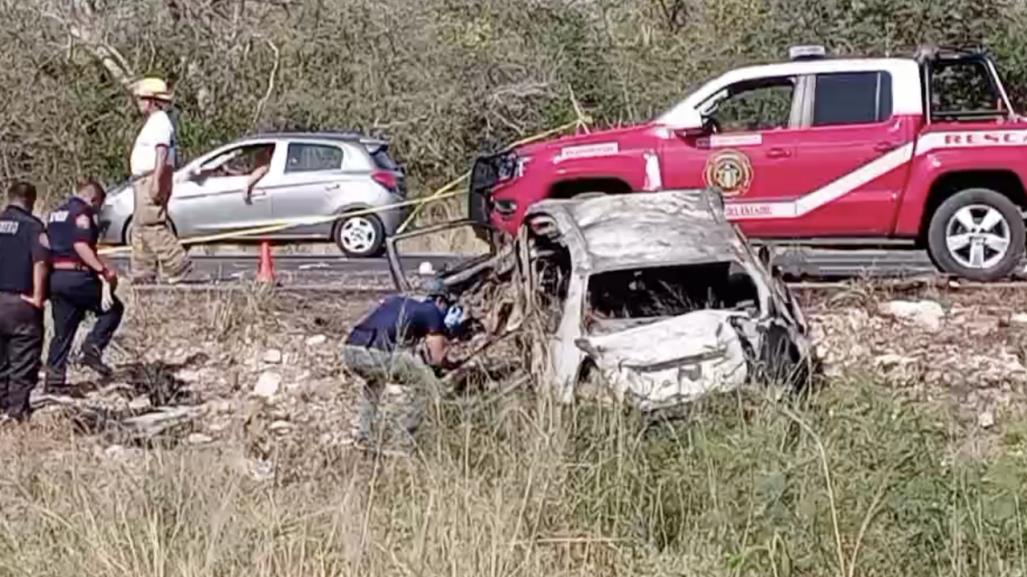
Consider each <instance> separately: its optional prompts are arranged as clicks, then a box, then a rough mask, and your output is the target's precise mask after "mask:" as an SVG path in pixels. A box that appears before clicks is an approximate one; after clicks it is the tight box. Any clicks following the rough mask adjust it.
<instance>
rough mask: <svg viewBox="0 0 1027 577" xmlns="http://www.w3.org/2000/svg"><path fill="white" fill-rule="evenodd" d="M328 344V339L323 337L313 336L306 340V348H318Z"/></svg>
mask: <svg viewBox="0 0 1027 577" xmlns="http://www.w3.org/2000/svg"><path fill="white" fill-rule="evenodd" d="M327 342H328V337H326V336H324V335H314V336H312V337H310V338H308V339H307V346H308V347H319V346H321V345H323V344H325V343H327Z"/></svg>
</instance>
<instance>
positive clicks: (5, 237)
mask: <svg viewBox="0 0 1027 577" xmlns="http://www.w3.org/2000/svg"><path fill="white" fill-rule="evenodd" d="M46 259H47V238H46V231H45V230H44V228H43V223H42V221H40V220H39V219H38V218H36V217H34V216H32V214H31V213H29V212H28V211H26V210H25V209H23V208H20V207H17V206H14V205H10V206H8V207H7V209H6V210H4V212H3V213H0V292H9V293H17V294H23V295H31V294H32V266H33V265H34V264H36V263H38V262H45V261H46Z"/></svg>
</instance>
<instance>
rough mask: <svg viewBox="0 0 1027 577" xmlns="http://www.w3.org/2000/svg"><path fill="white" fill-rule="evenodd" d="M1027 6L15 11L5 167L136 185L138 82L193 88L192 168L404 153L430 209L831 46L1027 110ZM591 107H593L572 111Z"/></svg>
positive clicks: (6, 77) (554, 2)
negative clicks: (934, 52) (350, 151)
mask: <svg viewBox="0 0 1027 577" xmlns="http://www.w3.org/2000/svg"><path fill="white" fill-rule="evenodd" d="M1025 31H1027V6H1025V5H1024V3H1023V2H1019V1H1005V0H979V1H975V2H964V1H961V0H787V1H786V0H578V1H571V0H515V1H510V0H423V1H419V2H413V1H410V0H373V1H371V0H135V1H132V2H127V1H121V0H20V1H15V0H3V1H2V2H0V44H2V46H3V47H4V48H3V51H2V54H0V91H2V93H0V125H2V127H3V129H2V132H0V167H2V171H3V177H4V180H5V181H7V180H10V179H12V178H17V177H27V178H31V179H33V180H35V181H37V182H39V183H41V184H42V185H43V187H44V189H45V190H46V191H48V192H49V193H50V194H51V195H53V194H60V193H62V192H63V191H64V190H66V188H67V187H68V186H69V185H70V183H71V182H72V179H73V177H74V176H75V175H77V174H80V173H92V174H96V175H98V176H100V177H102V178H104V179H107V180H120V179H121V178H123V177H124V175H125V172H126V169H127V156H128V149H129V145H130V140H131V138H132V135H133V131H134V130H135V128H136V126H137V123H138V118H137V117H136V115H135V114H134V112H133V109H132V108H131V105H130V102H129V100H128V99H127V98H126V97H125V92H124V88H123V82H124V81H127V80H130V79H131V78H133V77H136V76H139V75H142V74H147V73H153V74H161V75H165V76H167V77H169V78H170V79H171V80H173V81H174V82H175V87H176V92H177V95H178V98H179V100H178V104H179V121H180V125H181V137H182V144H183V146H184V149H185V156H186V157H190V156H192V155H195V154H198V153H200V152H202V151H203V150H205V149H207V148H208V147H209V146H210V145H212V144H215V143H221V142H224V141H226V140H228V139H231V138H235V137H237V136H239V135H240V134H242V133H246V132H250V131H254V130H259V129H278V128H295V129H338V128H355V129H359V130H362V131H366V132H369V133H373V134H377V135H382V136H386V137H388V138H390V139H391V140H392V141H393V142H394V148H395V151H396V153H397V154H398V155H399V156H400V158H401V159H402V161H403V162H404V163H405V164H406V166H407V168H408V170H409V171H410V173H411V176H412V180H413V185H414V187H415V188H414V189H415V190H416V191H418V192H419V193H421V192H423V191H424V190H426V189H427V188H430V187H433V186H437V185H439V184H441V183H443V182H446V181H448V180H450V179H452V178H453V177H454V176H456V175H459V174H460V173H461V172H463V171H464V170H466V169H467V167H468V164H469V162H470V160H471V159H472V157H473V156H474V154H475V153H476V152H477V151H479V150H481V149H482V148H485V147H489V146H495V145H496V143H502V142H509V141H510V140H513V139H516V138H517V137H523V136H526V135H530V134H533V133H536V132H538V131H541V130H544V129H546V128H551V127H553V126H555V125H558V124H561V123H565V122H567V121H568V120H572V119H573V118H575V115H574V107H573V101H574V99H577V101H578V102H579V103H580V105H581V106H582V107H583V108H584V109H585V111H586V112H587V113H588V114H590V115H591V116H593V117H594V118H595V119H596V121H597V122H599V123H601V124H616V123H621V122H631V121H637V120H639V119H643V118H647V117H650V116H652V115H653V114H655V113H657V112H659V111H660V110H662V109H665V108H666V107H668V106H669V105H671V104H672V103H674V102H675V101H677V100H678V99H680V98H681V97H682V96H683V95H684V94H685V93H686V91H687V90H688V88H689V87H690V86H693V85H695V83H697V82H701V81H702V80H703V79H705V78H708V77H709V76H710V75H713V74H716V73H718V72H720V71H723V70H725V69H727V68H729V67H732V66H736V65H739V64H742V63H748V62H753V61H767V60H775V59H780V58H782V57H784V55H785V53H786V49H787V47H788V46H789V45H792V44H798V43H808V42H816V43H822V44H824V45H826V46H827V47H829V49H830V50H831V51H832V53H835V54H868V55H885V54H899V53H903V52H907V53H908V52H909V51H911V50H913V49H914V48H915V47H916V46H917V45H919V44H921V43H927V42H931V43H939V44H948V45H960V46H967V45H983V46H986V47H988V48H989V49H990V50H992V51H993V52H994V53H995V55H996V57H997V59H998V62H999V65H1000V69H1001V72H1002V74H1003V75H1004V76H1005V78H1006V81H1007V82H1008V83H1009V85H1010V88H1011V92H1012V96H1013V98H1014V101H1015V102H1016V103H1017V104H1018V105H1021V104H1022V103H1023V101H1024V96H1025V95H1027V50H1025V48H1024V46H1023V43H1022V42H1021V41H1020V39H1021V38H1022V37H1023V35H1024V32H1025ZM572 95H573V98H572Z"/></svg>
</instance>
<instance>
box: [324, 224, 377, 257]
mask: <svg viewBox="0 0 1027 577" xmlns="http://www.w3.org/2000/svg"><path fill="white" fill-rule="evenodd" d="M384 240H385V231H384V229H383V227H382V224H381V222H380V221H379V220H378V218H377V217H375V216H373V215H362V216H352V217H350V218H347V219H346V220H344V221H342V222H341V223H340V224H339V226H338V227H337V228H336V231H335V242H336V244H338V245H339V248H340V249H342V251H343V252H345V253H346V254H347V255H350V256H356V257H369V256H374V255H376V254H378V253H379V252H380V251H381V248H382V244H383V242H384Z"/></svg>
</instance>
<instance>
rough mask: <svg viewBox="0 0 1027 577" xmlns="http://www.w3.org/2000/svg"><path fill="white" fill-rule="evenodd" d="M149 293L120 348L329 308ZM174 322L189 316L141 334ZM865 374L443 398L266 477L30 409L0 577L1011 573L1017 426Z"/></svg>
mask: <svg viewBox="0 0 1027 577" xmlns="http://www.w3.org/2000/svg"><path fill="white" fill-rule="evenodd" d="M147 298H150V299H151V300H149V301H146V302H143V301H135V302H132V303H131V305H132V309H131V310H132V311H133V312H132V313H131V315H130V318H129V320H128V326H127V327H126V331H128V332H129V333H130V335H132V339H130V340H129V341H130V342H128V344H126V345H124V347H123V352H122V353H121V354H126V355H128V354H137V355H141V354H142V353H141V352H140V351H146V350H148V349H149V348H152V347H161V346H166V342H165V341H162V340H161V339H162V337H161V335H168V334H172V333H174V334H182V335H190V336H191V337H192V338H193V339H194V341H197V342H196V345H197V346H205V345H203V343H202V342H199V341H201V340H203V339H206V338H207V335H206V334H205V333H202V330H201V329H199V328H198V327H202V326H206V325H209V329H210V331H211V335H216V340H212V341H210V343H209V344H208V345H206V346H207V347H208V348H210V349H212V350H211V352H212V353H217V352H221V351H224V350H228V349H230V348H231V347H234V346H238V345H240V344H241V343H243V342H244V341H247V340H256V341H258V342H260V339H266V338H272V337H274V336H276V335H283V334H285V333H286V332H288V331H295V330H296V329H297V327H298V326H302V322H301V321H299V320H297V319H298V318H300V317H302V316H303V315H307V314H308V311H311V310H313V311H318V313H317V314H325V311H326V310H329V311H331V310H335V309H332V308H331V307H333V306H335V305H333V304H332V303H331V302H330V301H328V300H319V301H317V302H300V301H295V300H279V301H276V300H274V299H272V298H271V297H269V296H268V295H267V294H265V293H254V294H252V295H239V294H237V293H232V294H228V295H222V294H214V293H212V294H210V295H205V296H197V295H191V296H188V297H183V296H181V295H178V296H168V297H160V298H157V297H152V296H151V297H147ZM279 298H281V297H279ZM183 299H188V300H185V301H184V300H183ZM188 303H191V304H188ZM286 310H288V311H291V312H290V315H291V316H287V317H282V318H284V319H285V320H282V318H279V317H276V316H275V313H276V312H283V311H286ZM169 311H179V312H181V311H191V312H192V313H194V314H193V315H192V316H189V317H185V318H184V320H179V321H176V322H174V323H166V324H165V326H164V330H163V331H156V330H152V329H153V327H154V326H156V325H154V323H158V322H159V321H160V320H161V319H165V320H166V319H167V318H169V317H168V315H169V314H170V312H169ZM190 319H191V320H190ZM190 323H192V324H190ZM283 323H286V324H283ZM287 323H293V324H291V325H288V324H287ZM143 327H150V329H148V330H150V332H149V333H147V334H148V337H147V338H143V337H140V336H138V335H137V334H136V333H135V331H137V330H139V329H141V328H143ZM290 327H291V328H290ZM874 383H875V377H874V376H873V375H870V374H868V375H853V376H852V378H851V379H847V380H839V381H836V382H832V383H830V384H829V386H827V387H826V388H824V389H823V390H821V391H819V392H816V393H812V394H810V395H809V396H806V397H802V398H792V399H786V400H782V401H774V400H770V399H769V398H767V397H764V396H763V395H761V394H760V393H759V392H756V393H749V394H741V393H739V394H732V395H725V396H720V397H717V398H713V399H710V400H708V401H705V402H701V403H699V404H697V405H696V406H695V407H693V409H692V410H691V411H690V413H689V415H688V418H687V419H682V420H676V421H675V420H668V419H663V418H660V417H659V416H653V415H650V416H646V415H641V414H638V413H636V412H634V411H630V410H621V409H615V408H611V407H600V406H596V405H592V404H589V403H584V402H583V403H580V404H578V405H576V406H569V407H568V406H557V405H554V404H553V403H552V402H550V400H549V397H548V395H547V394H546V392H545V391H531V390H526V389H524V388H519V389H515V390H514V391H513V392H507V393H504V394H500V393H494V394H478V395H474V396H468V397H466V398H449V399H441V400H439V401H438V402H437V403H435V404H434V405H433V408H432V410H431V411H430V415H429V419H428V422H427V424H426V426H425V428H424V429H423V430H422V432H421V433H420V438H419V448H418V451H417V452H416V454H415V455H413V456H412V457H411V458H401V457H369V456H364V455H363V454H358V453H355V452H351V451H349V450H346V449H339V448H330V447H326V446H324V445H322V444H321V443H320V442H319V438H317V437H315V436H313V435H309V436H307V433H304V432H303V431H302V430H300V431H298V432H296V433H295V434H294V435H293V436H287V437H278V438H271V439H263V440H261V443H262V444H263V445H264V446H265V447H266V454H264V455H262V458H265V459H266V460H267V461H268V463H269V464H270V465H271V469H270V470H271V471H272V475H271V476H270V477H267V478H264V477H255V476H254V475H253V474H252V465H253V462H254V459H255V457H254V455H252V454H251V453H250V452H249V451H248V449H247V447H249V446H251V444H252V443H253V441H254V439H252V438H250V437H249V435H250V433H248V432H247V431H246V430H245V429H244V428H239V429H238V430H236V431H235V432H234V433H232V434H231V435H228V436H227V437H226V438H225V439H223V440H222V442H221V443H218V444H215V445H211V446H207V447H190V446H186V445H184V444H179V443H176V442H174V440H167V441H165V442H161V443H158V444H156V445H154V446H151V447H148V448H146V449H145V450H138V451H137V450H134V449H132V448H129V449H126V450H124V451H110V450H105V449H104V447H103V446H102V445H97V444H96V442H95V440H94V439H90V438H83V437H81V436H80V435H77V434H74V433H73V432H72V431H71V430H70V428H69V427H68V425H67V424H66V423H64V422H63V421H60V420H57V421H53V420H49V419H39V420H37V421H36V422H35V423H34V424H33V425H32V426H29V427H25V428H5V429H2V430H0V461H2V462H3V467H2V468H0V575H12V576H15V575H26V576H27V575H32V576H37V575H54V576H65V575H90V576H108V575H109V576H118V577H122V576H125V575H146V576H153V575H167V576H194V575H195V576H201V575H202V576H208V575H223V576H232V575H245V576H247V577H254V576H263V575H303V576H317V575H354V576H356V575H367V576H376V577H377V576H382V575H398V576H399V575H401V576H408V575H440V576H441V575H446V576H462V575H468V576H471V575H473V576H480V575H497V576H498V575H504V576H522V575H523V576H526V577H527V576H531V577H534V576H537V575H554V576H563V575H566V576H571V575H696V576H700V575H701V576H707V575H723V576H729V575H730V576H737V575H753V576H766V575H777V576H786V575H825V576H841V577H853V576H856V575H868V576H869V575H887V576H894V575H945V576H948V575H952V576H956V575H960V576H962V575H989V576H1009V577H1013V576H1022V575H1025V574H1027V531H1025V528H1024V521H1023V519H1024V518H1025V515H1024V511H1023V507H1024V503H1025V501H1027V482H1025V479H1027V462H1025V460H1024V457H1023V455H1024V450H1025V449H1027V422H1022V421H1016V420H1011V421H1009V422H1004V423H1003V427H1002V430H1003V431H1004V436H1001V437H998V436H994V435H991V436H981V435H980V434H979V433H978V432H976V431H975V429H973V428H970V427H965V426H963V425H961V424H960V423H959V422H957V421H956V420H954V419H953V418H952V417H951V416H950V415H949V414H948V413H947V412H945V411H943V410H940V409H938V408H935V406H934V405H930V404H916V405H914V404H911V403H909V402H907V401H903V400H901V399H900V397H898V396H897V395H895V394H894V393H892V392H891V391H889V390H888V389H887V388H886V387H884V386H878V385H876V384H874ZM351 385H352V383H349V382H347V381H345V380H341V379H340V382H339V388H340V391H345V390H346V389H347V388H348V387H350V386H351Z"/></svg>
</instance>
